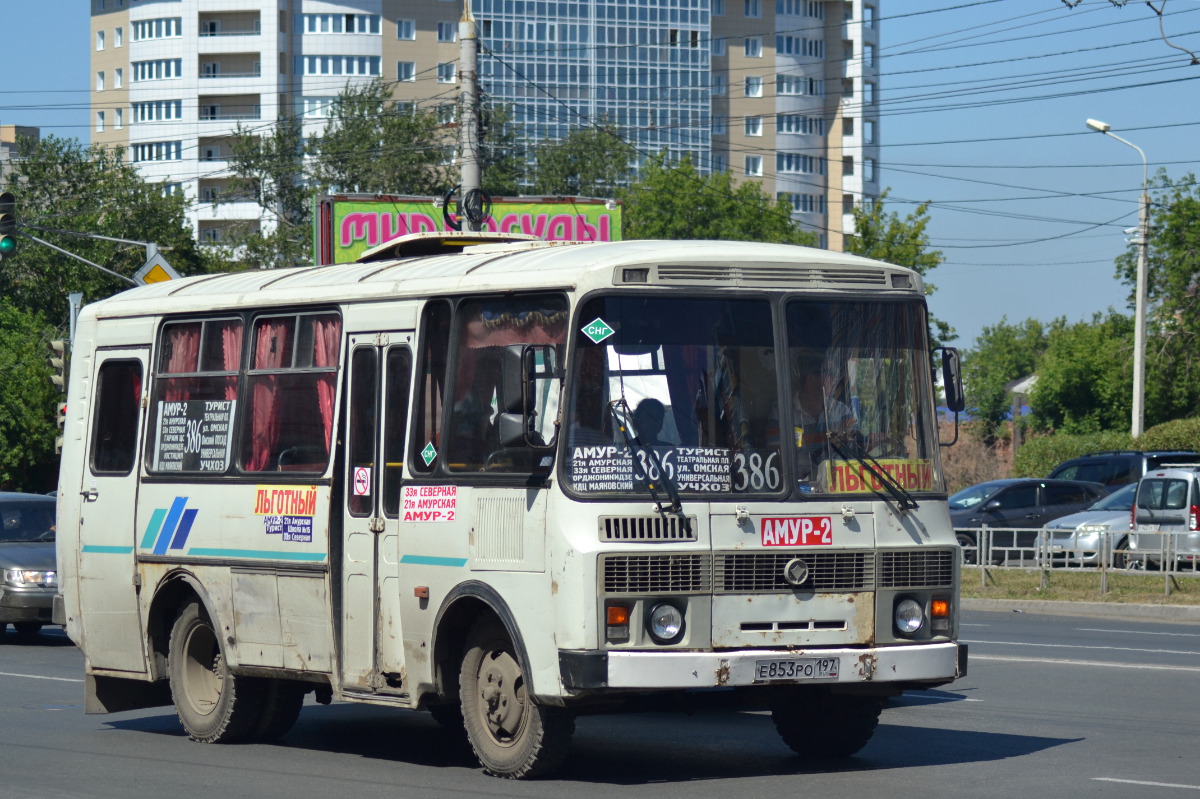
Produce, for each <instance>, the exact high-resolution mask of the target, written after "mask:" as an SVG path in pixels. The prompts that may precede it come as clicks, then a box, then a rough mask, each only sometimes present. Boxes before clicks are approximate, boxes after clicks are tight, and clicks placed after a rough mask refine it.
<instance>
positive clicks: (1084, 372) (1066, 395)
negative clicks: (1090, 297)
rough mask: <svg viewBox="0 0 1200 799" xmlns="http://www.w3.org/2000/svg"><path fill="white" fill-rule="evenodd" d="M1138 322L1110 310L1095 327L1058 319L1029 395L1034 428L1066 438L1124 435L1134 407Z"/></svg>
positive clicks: (1095, 319) (1097, 318) (1094, 322)
mask: <svg viewBox="0 0 1200 799" xmlns="http://www.w3.org/2000/svg"><path fill="white" fill-rule="evenodd" d="M1132 342H1133V323H1132V320H1130V319H1129V318H1128V317H1126V316H1122V315H1121V314H1118V313H1116V312H1114V311H1110V312H1109V314H1108V315H1107V316H1101V315H1100V314H1095V315H1094V316H1093V317H1092V320H1091V322H1077V323H1076V324H1073V325H1068V324H1066V323H1065V322H1064V321H1063V320H1058V321H1056V322H1055V323H1054V325H1053V326H1052V327H1051V329H1050V334H1049V336H1048V337H1047V342H1046V349H1045V350H1044V351H1043V353H1042V355H1041V357H1040V358H1039V359H1038V362H1037V376H1038V382H1037V385H1036V386H1034V388H1033V392H1032V394H1031V395H1030V398H1029V399H1030V402H1029V404H1030V407H1031V408H1032V409H1033V418H1034V422H1035V424H1036V425H1037V426H1038V427H1039V428H1041V429H1043V430H1046V429H1049V430H1060V431H1062V432H1064V433H1097V432H1100V431H1102V430H1119V429H1120V428H1121V427H1122V426H1127V425H1128V424H1129V415H1130V408H1131V403H1132V393H1133V392H1132V388H1131V387H1132V385H1133V367H1132V350H1133V347H1132Z"/></svg>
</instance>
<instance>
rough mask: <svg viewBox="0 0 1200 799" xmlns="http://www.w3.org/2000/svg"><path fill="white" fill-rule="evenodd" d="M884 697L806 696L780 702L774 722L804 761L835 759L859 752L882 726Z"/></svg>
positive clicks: (774, 709) (785, 741)
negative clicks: (880, 719) (876, 729)
mask: <svg viewBox="0 0 1200 799" xmlns="http://www.w3.org/2000/svg"><path fill="white" fill-rule="evenodd" d="M881 712H883V697H880V696H856V695H850V694H804V695H800V696H797V697H793V698H792V699H789V700H787V701H784V702H779V703H777V704H776V705H775V706H774V707H772V708H771V720H772V721H774V722H775V729H776V730H778V731H779V735H780V737H781V738H783V742H784V743H785V744H787V745H788V747H789V748H790V749H791V750H792V751H793V752H795V753H796V754H797V755H798V756H799V757H800V758H802V759H804V760H833V759H836V758H843V757H850V756H851V755H853V754H855V753H856V752H858V751H859V750H860V749H862V748H863V747H864V746H866V745H867V742H868V741H870V740H871V736H872V735H874V734H875V728H876V727H877V726H879V714H880V713H881Z"/></svg>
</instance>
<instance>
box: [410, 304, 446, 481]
mask: <svg viewBox="0 0 1200 799" xmlns="http://www.w3.org/2000/svg"><path fill="white" fill-rule="evenodd" d="M449 351H450V304H449V303H447V302H445V301H443V300H435V301H432V302H430V303H428V304H427V305H426V306H425V311H424V312H423V314H422V324H421V361H420V365H419V366H418V368H419V369H420V372H419V375H418V378H417V379H418V381H419V382H418V383H417V394H416V403H417V408H416V413H415V414H414V415H413V424H412V438H411V442H410V446H411V450H410V452H409V461H408V462H409V468H410V469H411V470H412V471H414V472H417V473H421V474H430V473H432V472H433V471H434V470H435V469H436V468H437V465H438V461H439V460H440V459H441V456H442V454H443V453H442V447H443V446H444V445H445V442H444V441H442V404H443V403H444V402H445V391H446V358H447V355H448V353H449Z"/></svg>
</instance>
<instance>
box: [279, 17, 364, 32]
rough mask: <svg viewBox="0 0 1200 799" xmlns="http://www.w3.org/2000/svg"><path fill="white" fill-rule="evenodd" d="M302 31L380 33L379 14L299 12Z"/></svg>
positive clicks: (298, 25) (298, 19) (298, 26)
mask: <svg viewBox="0 0 1200 799" xmlns="http://www.w3.org/2000/svg"><path fill="white" fill-rule="evenodd" d="M296 29H297V30H298V31H299V32H301V33H310V34H318V33H379V15H378V14H297V15H296Z"/></svg>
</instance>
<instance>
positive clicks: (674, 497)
mask: <svg viewBox="0 0 1200 799" xmlns="http://www.w3.org/2000/svg"><path fill="white" fill-rule="evenodd" d="M618 408H620V409H621V412H620V413H618V411H617V409H618ZM608 411H609V413H611V414H612V417H613V420H614V421H615V422H616V423H617V429H618V430H619V431H621V436H622V437H623V438H624V439H625V444H626V445H627V446H628V447H629V451H630V453H633V452H643V453H646V455H647V456H648V458H649V460H650V462H651V463H653V464H654V466H655V468H657V469H658V474H659V477H660V478H661V482H662V487H663V488H664V489H666V492H667V497H668V498H669V499H670V500H671V504H670V506H669V507H664V506H663V502H662V500H661V499H660V498H659V495H658V490H657V489H656V488H655V487H654V482H655V481H654V480H651V479H650V475H648V474H647V475H646V488H647V489H648V490H649V491H650V499H652V500H653V501H654V506H655V507H656V508H658V515H659V516H666V515H667V514H668V513H672V514H674V515H676V516H678V517H679V521H680V524H682V525H683V529H684V531H686V532H690V530H691V522H690V521H689V520H688V517H687V516H685V515H684V514H683V501H682V500H681V499H680V498H679V490H678V489H677V488H676V487H675V481H674V480H672V479H671V478H670V476H669V475H668V474H667V470H666V467H665V464H663V461H662V458H660V457H659V456H658V453H657V452H655V451H654V448H653V447H650V446H647V445H646V444H644V443H642V440H641V438H640V437H638V436H634V435H631V434H630V432H629V423H628V421H627V420H628V419H629V418H630V417H632V416H633V414H632V413H631V412H630V410H629V403H628V402H626V401H625V398H624V397H621V398H620V399H615V400H613V401H612V402H610V403H608ZM622 414H624V418H621V417H622ZM634 468H635V469H636V468H637V461H636V458H635V459H634ZM643 473H644V470H643Z"/></svg>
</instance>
